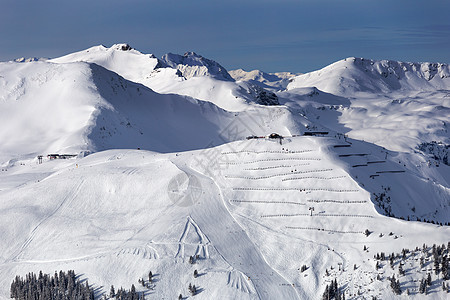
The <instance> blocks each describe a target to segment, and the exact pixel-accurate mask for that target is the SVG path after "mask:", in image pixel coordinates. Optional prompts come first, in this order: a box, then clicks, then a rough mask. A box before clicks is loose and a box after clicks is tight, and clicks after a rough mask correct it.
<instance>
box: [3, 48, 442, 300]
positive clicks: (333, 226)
mask: <svg viewBox="0 0 450 300" xmlns="http://www.w3.org/2000/svg"><path fill="white" fill-rule="evenodd" d="M448 74H449V68H448V65H445V64H417V63H403V62H392V61H372V60H367V59H353V58H350V59H346V60H343V61H340V62H337V63H335V64H332V65H330V66H328V67H326V68H324V69H322V70H319V71H316V72H312V73H308V74H303V75H298V76H295V77H292V74H290V73H285V74H280V73H277V74H267V73H264V72H260V71H252V72H245V71H242V70H237V71H230V73H228V72H227V71H226V70H225V68H224V67H222V66H221V65H220V64H219V63H217V62H214V61H212V60H209V59H207V58H204V57H201V56H200V55H196V54H195V53H193V52H191V53H186V54H185V55H184V56H181V55H175V54H167V55H165V56H164V57H163V58H162V59H158V58H156V57H155V56H154V55H151V54H143V53H141V52H139V51H137V50H135V49H132V47H130V46H129V45H127V44H116V45H113V46H112V47H110V48H107V47H104V46H96V47H92V48H89V49H87V50H84V51H80V52H76V53H73V54H69V55H66V56H63V57H60V58H55V59H50V60H39V61H34V60H30V61H26V60H21V62H18V61H12V62H4V63H0V128H1V129H0V141H2V142H1V143H0V170H1V171H0V215H1V216H2V217H1V218H0V237H1V240H2V243H0V274H1V276H0V283H1V284H0V286H1V288H0V298H1V299H3V298H5V299H6V298H8V297H9V287H10V284H11V282H12V280H13V279H14V277H15V276H16V275H20V276H24V275H26V274H27V273H28V272H35V273H38V272H39V271H40V270H42V271H43V272H45V273H49V274H54V272H55V270H69V269H74V270H75V272H76V273H77V274H78V276H79V278H80V279H82V280H84V279H87V280H89V283H90V284H91V287H92V288H93V289H94V290H95V295H96V297H97V298H100V297H102V296H109V289H110V286H111V285H114V286H115V287H116V289H117V288H119V287H120V286H122V287H125V288H127V289H129V288H130V287H131V285H132V284H134V285H135V289H136V290H137V291H138V292H140V293H141V292H142V293H145V295H146V298H157V299H162V298H165V299H167V298H170V299H176V298H177V297H178V296H179V295H180V294H181V295H182V296H183V298H184V299H186V297H189V298H191V296H189V295H190V291H189V289H188V287H189V284H192V285H195V286H196V287H197V293H196V294H195V296H193V297H195V299H217V298H221V299H319V298H322V296H323V294H324V291H326V286H328V291H330V286H332V282H334V280H335V279H336V280H337V283H338V290H339V292H340V293H343V294H344V295H345V298H346V299H373V297H376V298H377V299H397V298H400V299H401V298H405V299H406V298H407V299H410V298H412V299H424V297H425V298H430V299H446V298H447V295H448V294H447V293H446V292H445V291H444V290H443V289H445V287H446V285H447V284H449V280H448V279H445V277H446V276H447V275H446V274H448V273H445V272H447V271H445V270H446V266H445V261H446V259H447V257H448V253H449V251H450V249H449V246H448V244H447V243H448V242H449V241H450V230H449V227H448V224H449V222H450V220H449V219H448V216H449V215H450V166H449V165H448V151H449V149H450V148H449V144H450V134H449V131H448V124H449V122H450V114H449V111H450V100H448V99H450V98H449V95H450V85H449V78H450V77H449V76H448ZM230 75H231V76H230ZM288 82H290V83H288ZM285 87H286V89H285ZM261 104H263V105H261ZM271 133H278V134H280V135H282V136H284V138H278V137H277V136H276V135H275V137H274V138H268V137H266V136H268V135H269V134H271ZM247 137H249V138H248V139H246V138H247ZM138 148H140V149H139V150H138ZM48 154H75V155H77V157H73V158H70V159H53V158H54V157H55V156H53V157H50V156H47V155H48ZM87 154H89V155H87ZM38 155H42V156H43V157H42V158H41V159H42V161H39V159H38V158H37V156H38ZM50 158H52V159H50ZM424 244H425V245H424ZM433 244H436V245H435V246H434V247H433ZM441 245H442V246H441ZM444 257H445V258H444ZM436 266H437V267H436ZM194 270H196V271H197V272H196V274H197V276H194ZM149 271H152V273H153V274H154V275H153V280H152V282H150V281H149V280H148V273H149ZM428 276H429V277H430V281H429V285H426V286H425V288H426V289H427V293H426V294H425V293H422V292H423V288H424V286H423V284H422V283H421V281H422V280H423V279H427V278H428ZM142 278H143V279H144V282H143V283H142V280H141V279H142ZM393 278H395V280H394V279H393ZM397 279H398V282H397V281H396V280H397ZM138 280H139V281H138ZM392 282H394V283H392ZM443 287H444V288H443ZM398 288H399V289H398ZM399 290H400V291H401V293H402V295H398V294H397V293H398V292H399Z"/></svg>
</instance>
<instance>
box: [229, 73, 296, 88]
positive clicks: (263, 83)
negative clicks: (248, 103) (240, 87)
mask: <svg viewBox="0 0 450 300" xmlns="http://www.w3.org/2000/svg"><path fill="white" fill-rule="evenodd" d="M228 73H229V74H230V75H231V77H233V79H234V80H236V81H244V82H249V83H253V84H256V85H259V86H260V87H262V88H265V89H268V90H273V91H279V90H284V89H286V87H287V85H288V84H289V82H290V80H291V79H292V78H294V77H295V76H298V75H299V74H293V73H290V72H277V73H266V72H263V71H260V70H252V71H248V72H247V71H244V70H242V69H237V70H231V71H229V72H228Z"/></svg>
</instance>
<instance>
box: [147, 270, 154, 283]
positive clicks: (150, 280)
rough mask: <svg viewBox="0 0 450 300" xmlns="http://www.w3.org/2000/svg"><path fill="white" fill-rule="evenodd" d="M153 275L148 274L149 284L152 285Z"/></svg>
mask: <svg viewBox="0 0 450 300" xmlns="http://www.w3.org/2000/svg"><path fill="white" fill-rule="evenodd" d="M152 278H153V274H152V271H150V272H148V282H150V283H152Z"/></svg>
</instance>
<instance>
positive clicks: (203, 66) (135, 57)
mask: <svg viewBox="0 0 450 300" xmlns="http://www.w3.org/2000/svg"><path fill="white" fill-rule="evenodd" d="M50 61H51V62H55V63H68V62H79V61H84V62H90V63H96V64H98V65H101V66H103V67H104V68H106V69H108V70H111V71H113V72H115V73H117V74H119V75H121V76H123V77H124V78H125V79H127V80H130V81H133V82H137V83H141V84H143V85H145V86H147V87H149V88H151V89H152V90H154V91H156V92H158V93H162V94H179V95H185V96H190V97H193V98H195V99H199V100H203V101H209V102H212V103H214V104H215V105H217V106H219V107H220V108H223V109H225V110H228V111H236V112H237V111H243V110H246V109H249V108H250V107H249V106H251V104H252V103H254V102H258V99H257V98H256V96H255V93H254V92H253V90H252V88H251V87H249V86H248V84H246V83H242V84H237V83H235V82H234V80H233V78H231V77H230V75H229V74H228V72H227V71H226V69H225V68H224V67H222V66H221V65H220V64H218V63H217V62H215V61H212V60H210V59H207V58H204V57H202V56H201V55H198V54H195V53H194V52H187V53H186V54H185V55H183V56H181V55H177V54H171V53H169V54H166V55H164V56H163V59H162V60H159V59H158V58H156V57H155V56H154V55H152V54H143V53H140V52H139V51H137V50H135V49H132V48H131V47H130V46H129V45H128V44H116V45H113V46H111V47H110V48H106V47H104V46H96V47H92V48H89V49H87V50H84V51H80V52H76V53H73V54H69V55H66V56H63V57H59V58H55V59H52V60H50ZM260 104H261V103H260Z"/></svg>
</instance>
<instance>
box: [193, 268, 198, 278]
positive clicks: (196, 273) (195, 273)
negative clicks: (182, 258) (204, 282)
mask: <svg viewBox="0 0 450 300" xmlns="http://www.w3.org/2000/svg"><path fill="white" fill-rule="evenodd" d="M197 276H198V272H197V270H195V271H194V278H197Z"/></svg>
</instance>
